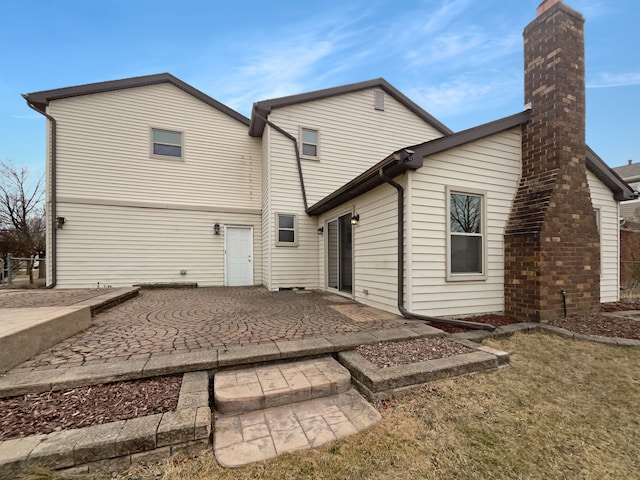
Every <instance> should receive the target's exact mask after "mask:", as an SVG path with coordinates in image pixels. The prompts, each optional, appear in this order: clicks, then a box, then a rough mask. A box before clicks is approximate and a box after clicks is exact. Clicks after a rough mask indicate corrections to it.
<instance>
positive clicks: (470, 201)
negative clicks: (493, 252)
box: [447, 190, 486, 280]
mask: <svg viewBox="0 0 640 480" xmlns="http://www.w3.org/2000/svg"><path fill="white" fill-rule="evenodd" d="M447 195H448V198H447V212H448V221H447V224H448V235H449V239H448V240H449V242H448V247H449V248H448V250H449V251H448V272H447V273H448V275H447V279H448V280H482V279H484V278H486V272H485V260H486V259H485V256H486V254H485V251H486V238H485V218H484V217H485V213H484V212H485V205H484V203H485V196H484V194H481V193H470V192H464V191H456V190H448V192H447Z"/></svg>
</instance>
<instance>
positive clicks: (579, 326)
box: [546, 309, 640, 340]
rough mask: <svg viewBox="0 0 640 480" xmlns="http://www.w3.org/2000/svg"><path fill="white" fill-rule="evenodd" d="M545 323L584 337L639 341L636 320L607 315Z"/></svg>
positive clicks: (574, 317)
mask: <svg viewBox="0 0 640 480" xmlns="http://www.w3.org/2000/svg"><path fill="white" fill-rule="evenodd" d="M627 310H629V309H627ZM614 311H615V310H614ZM618 311H620V310H618ZM546 323H548V324H549V325H554V326H556V327H560V328H565V329H567V330H570V331H572V332H574V333H582V334H585V335H600V336H602V337H621V338H631V339H633V340H640V321H638V320H632V319H625V318H620V317H610V316H608V315H569V316H567V318H558V319H556V320H552V321H550V322H546Z"/></svg>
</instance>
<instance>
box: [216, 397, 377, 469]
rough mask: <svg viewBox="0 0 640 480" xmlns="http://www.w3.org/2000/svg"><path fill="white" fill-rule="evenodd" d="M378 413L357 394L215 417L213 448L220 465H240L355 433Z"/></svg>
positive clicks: (375, 418)
mask: <svg viewBox="0 0 640 480" xmlns="http://www.w3.org/2000/svg"><path fill="white" fill-rule="evenodd" d="M380 418H381V416H380V413H379V412H378V411H377V410H376V409H375V408H373V406H372V405H371V404H370V403H368V402H367V401H366V400H365V399H364V398H363V397H362V396H361V395H360V394H359V393H358V392H356V391H355V390H354V389H350V390H349V391H348V392H346V393H342V394H339V395H332V396H329V397H324V398H317V399H314V400H308V401H306V402H301V403H296V404H293V405H285V406H280V407H274V408H268V409H265V410H259V411H256V412H249V413H242V414H238V415H219V416H218V418H217V419H216V421H215V433H214V437H213V447H214V452H215V455H216V459H217V460H218V463H220V465H222V466H223V467H241V466H243V465H247V464H249V463H254V462H260V461H264V460H267V459H269V458H273V457H275V456H276V455H281V454H283V453H286V452H292V451H295V450H303V449H309V448H314V447H318V446H320V445H323V444H325V443H328V442H331V441H333V440H337V439H339V438H342V437H345V436H347V435H351V434H353V433H357V432H359V431H360V430H363V429H365V428H367V427H369V426H370V425H372V424H373V423H375V422H377V421H378V420H380Z"/></svg>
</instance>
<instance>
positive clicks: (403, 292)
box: [25, 1, 633, 319]
mask: <svg viewBox="0 0 640 480" xmlns="http://www.w3.org/2000/svg"><path fill="white" fill-rule="evenodd" d="M545 5H546V7H548V8H542V7H543V6H545ZM545 5H543V6H541V10H540V12H539V13H540V14H539V17H538V18H537V19H536V20H534V22H532V24H531V25H529V27H527V30H525V45H528V46H527V47H526V48H525V57H526V56H527V55H529V56H531V55H533V57H531V58H529V59H526V60H525V64H526V65H528V67H527V72H526V74H525V77H526V87H525V90H526V101H527V102H531V103H532V105H533V108H532V109H527V110H525V111H524V112H521V113H517V114H515V115H512V116H509V117H506V118H503V119H500V120H497V121H495V122H491V123H488V124H485V125H481V126H478V127H475V128H472V129H469V130H465V131H463V132H458V133H453V132H452V131H450V130H449V129H448V128H447V127H445V126H444V125H443V124H442V123H440V122H439V121H438V120H436V119H435V118H433V117H432V116H431V115H429V114H428V113H427V112H425V111H424V110H423V109H422V108H420V107H419V106H418V105H416V104H415V103H414V102H412V101H411V100H410V99H408V98H407V97H406V96H404V95H403V94H402V93H401V92H399V91H398V90H397V89H395V88H394V87H393V86H391V85H390V84H389V83H388V82H386V81H385V80H383V79H377V80H371V81H367V82H362V83H356V84H351V85H345V86H342V87H337V88H330V89H326V90H320V91H316V92H310V93H306V94H301V95H293V96H289V97H283V98H278V99H273V100H266V101H261V102H257V103H256V104H254V108H253V111H252V116H251V119H247V118H245V117H244V116H242V115H240V114H239V113H237V112H235V111H233V110H231V109H230V108H228V107H226V106H224V105H222V104H220V103H219V102H217V101H216V100H213V99H212V98H210V97H208V96H207V95H205V94H204V93H202V92H200V91H198V90H196V89H194V88H193V87H191V86H189V85H187V84H185V83H184V82H182V81H180V80H178V79H177V78H175V77H173V76H171V75H169V74H160V75H151V76H147V77H138V78H132V79H125V80H117V81H112V82H103V83H97V84H91V85H82V86H78V87H69V88H62V89H56V90H48V91H43V92H36V93H31V94H28V95H25V98H26V100H27V102H28V103H29V104H30V106H32V108H34V109H36V110H37V111H39V112H41V113H43V114H45V115H46V116H47V119H48V130H47V131H48V138H49V151H48V161H47V165H48V170H47V172H48V173H47V180H48V190H47V206H48V208H47V214H48V217H47V218H48V229H47V231H48V236H47V242H48V252H50V253H49V257H50V258H51V257H53V268H51V269H49V272H48V283H49V284H50V285H54V286H58V287H91V286H96V285H98V283H99V284H100V285H104V284H106V285H113V286H120V285H131V284H139V283H157V282H160V283H162V282H181V281H182V282H197V283H198V285H201V286H209V285H259V284H262V285H265V286H266V287H267V288H269V289H271V290H278V289H290V288H314V289H324V290H328V291H332V292H336V293H340V294H342V295H346V296H348V297H349V298H353V299H355V300H358V301H360V302H362V303H366V304H369V305H373V306H376V307H378V308H382V309H385V310H389V311H393V312H397V311H398V310H400V311H401V312H404V313H407V312H414V313H418V314H425V315H468V314H476V313H486V312H494V311H506V312H507V313H510V314H513V315H518V316H520V317H523V318H530V319H544V318H548V317H550V316H553V315H556V314H557V313H558V312H559V311H560V309H561V308H562V297H561V296H560V291H561V290H563V291H565V300H566V301H567V305H568V307H569V308H570V309H571V311H590V310H593V309H594V308H598V305H599V302H600V301H612V300H617V299H618V290H619V282H618V276H619V272H618V258H619V236H618V217H619V201H621V200H624V199H627V198H632V194H633V191H632V190H631V189H630V188H629V187H628V185H626V184H625V183H624V182H623V181H622V180H621V179H620V178H619V177H618V176H617V175H616V174H615V173H613V172H612V171H611V170H610V169H609V168H608V167H607V166H606V164H605V163H604V162H603V161H602V160H601V159H600V158H599V157H598V156H597V155H596V154H595V153H594V152H593V151H591V150H590V149H588V147H587V146H586V145H585V143H584V121H585V119H584V65H579V67H580V68H579V69H575V68H574V67H573V66H572V67H567V68H554V69H552V70H549V69H548V68H547V65H546V63H545V62H549V61H554V65H555V64H557V63H559V64H560V67H562V66H563V65H564V64H565V60H566V65H568V64H569V60H570V62H572V63H575V61H574V58H578V57H581V55H576V51H578V52H579V49H582V51H583V49H584V46H583V45H582V43H581V35H577V37H574V36H573V35H574V34H575V32H576V31H577V32H579V33H581V32H582V21H583V19H582V17H581V16H580V15H579V14H577V13H576V12H574V11H573V10H571V9H570V8H568V7H566V6H565V5H564V4H562V3H561V2H557V1H555V2H554V1H551V2H547V3H546V4H545ZM567 24H568V25H569V26H570V27H571V28H569V29H567V28H565V27H566V25H567ZM567 31H569V32H571V33H569V34H567V33H566V32H567ZM548 39H550V40H549V41H548ZM532 45H533V46H534V47H535V46H536V45H537V47H536V48H544V49H547V48H548V49H550V50H549V52H554V51H556V52H560V53H559V54H557V53H556V54H554V55H555V56H556V58H555V59H553V60H552V57H553V55H548V56H546V57H545V55H542V56H541V57H540V55H541V54H540V53H539V52H538V51H537V50H535V52H536V53H531V52H530V49H531V48H532ZM528 52H529V53H528ZM532 58H536V59H538V58H543V60H541V61H531V59H532ZM545 58H546V59H545ZM535 69H538V70H535ZM580 69H582V70H580ZM541 71H543V72H546V71H552V72H554V74H555V75H556V78H549V77H547V76H546V73H545V75H540V72H541ZM576 71H577V72H578V73H575V72H576ZM551 77H552V76H551ZM573 77H575V78H573ZM541 78H543V79H544V81H545V82H548V84H545V85H546V87H548V86H549V85H553V84H555V85H558V86H559V87H558V88H540V87H541V85H539V84H536V82H538V83H539V82H540V81H542V80H540V79H541ZM567 78H568V79H569V80H570V81H566V80H567ZM549 92H553V95H557V96H558V97H554V96H552V95H551V94H550V93H549ZM563 95H564V96H565V98H566V99H567V102H569V103H570V104H572V105H573V108H571V109H568V108H565V107H564V106H563V105H564V104H563V102H562V101H559V100H557V98H560V96H563ZM551 119H553V123H550V121H551ZM576 132H577V133H576ZM601 262H602V268H601V267H600V265H601Z"/></svg>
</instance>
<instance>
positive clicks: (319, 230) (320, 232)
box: [318, 227, 324, 235]
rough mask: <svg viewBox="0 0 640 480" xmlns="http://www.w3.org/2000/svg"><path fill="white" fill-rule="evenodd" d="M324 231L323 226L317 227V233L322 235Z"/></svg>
mask: <svg viewBox="0 0 640 480" xmlns="http://www.w3.org/2000/svg"><path fill="white" fill-rule="evenodd" d="M323 233H324V227H320V228H318V235H322V234H323Z"/></svg>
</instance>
